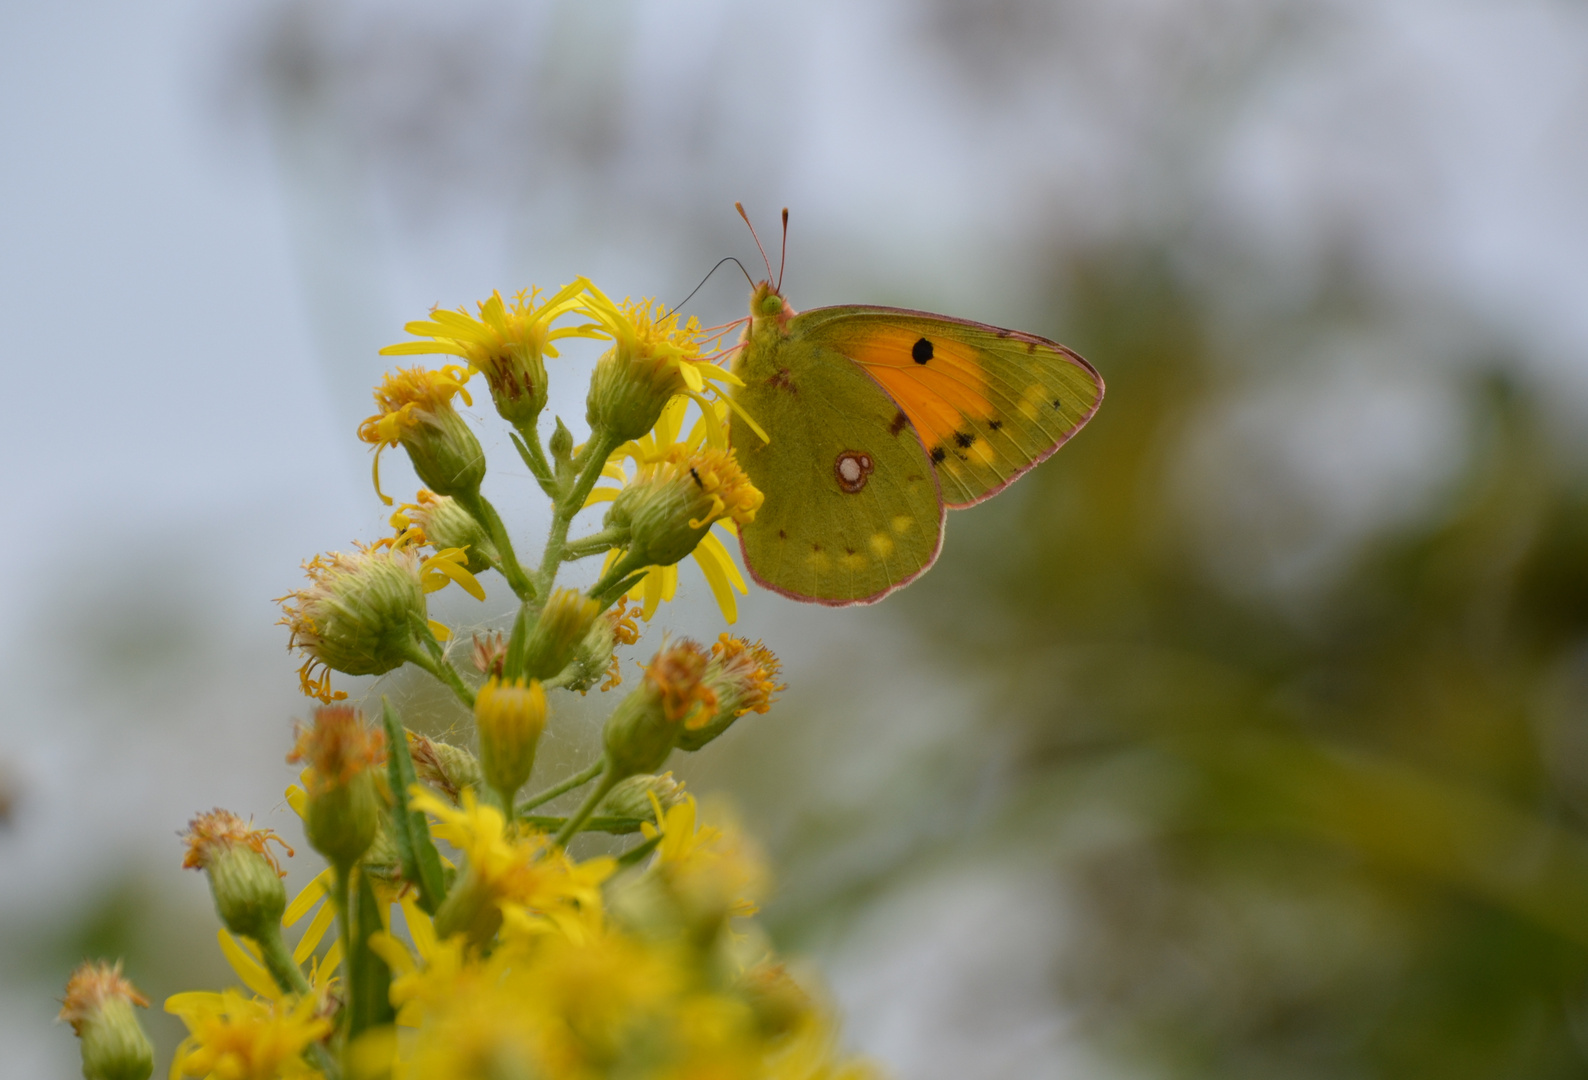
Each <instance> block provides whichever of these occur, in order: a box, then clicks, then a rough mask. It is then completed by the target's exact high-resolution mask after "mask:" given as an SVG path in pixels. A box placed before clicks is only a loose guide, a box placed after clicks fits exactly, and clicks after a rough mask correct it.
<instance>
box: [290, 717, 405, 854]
mask: <svg viewBox="0 0 1588 1080" xmlns="http://www.w3.org/2000/svg"><path fill="white" fill-rule="evenodd" d="M385 742H386V739H385V735H384V734H383V733H382V732H380V731H379V730H376V729H374V728H369V727H365V726H364V723H363V721H362V720H361V719H360V717H359V714H358V710H356V709H354V708H352V707H350V706H346V705H330V706H325V707H323V708H319V709H316V710H314V724H313V725H312V726H311V727H307V728H301V729H300V730H299V732H298V744H297V746H295V747H294V748H293V750H292V753H291V754H289V755H287V760H288V761H302V762H307V763H308V765H309V768H310V770H311V771H310V775H309V777H308V778H307V781H306V783H305V787H306V788H307V789H308V795H309V803H308V806H307V807H306V808H305V809H304V814H303V832H304V835H305V836H307V837H308V839H309V843H310V845H312V846H313V848H314V850H315V851H318V852H319V853H320V854H321V855H324V856H325V857H326V858H327V859H329V860H330V861H331V862H332V864H334V865H335V866H337V867H338V868H339V869H342V870H344V871H345V870H347V869H348V868H350V867H351V866H352V865H353V864H354V863H356V862H357V861H358V859H359V856H361V855H363V854H364V852H365V851H367V850H369V846H370V844H371V843H373V842H374V840H375V832H376V830H377V829H378V828H379V826H380V815H381V809H382V805H383V804H382V800H381V796H380V792H379V790H378V789H377V787H376V784H375V771H374V770H375V767H376V766H378V765H379V764H380V763H381V762H383V761H385V759H386V747H385Z"/></svg>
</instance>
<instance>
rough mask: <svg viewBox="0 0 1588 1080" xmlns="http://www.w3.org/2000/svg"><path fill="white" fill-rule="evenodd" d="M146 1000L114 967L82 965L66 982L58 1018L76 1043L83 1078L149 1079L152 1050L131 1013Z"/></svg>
mask: <svg viewBox="0 0 1588 1080" xmlns="http://www.w3.org/2000/svg"><path fill="white" fill-rule="evenodd" d="M148 1004H149V1001H148V999H147V998H145V997H144V996H143V995H142V994H140V993H138V989H137V987H135V986H133V985H132V983H131V982H130V981H129V980H128V979H126V978H125V977H123V975H122V974H121V961H119V960H118V961H116V963H115V964H106V963H103V962H100V963H94V962H91V961H84V962H83V963H82V964H81V965H80V966H79V967H78V968H77V970H76V971H74V972H72V977H71V978H70V979H69V980H68V981H67V983H66V997H65V998H64V999H63V1000H62V1001H61V1013H60V1016H59V1018H58V1019H61V1020H65V1021H68V1022H69V1023H70V1024H71V1025H72V1030H73V1031H74V1032H76V1033H77V1037H78V1039H80V1040H81V1044H82V1045H81V1050H82V1056H83V1076H84V1077H85V1078H86V1080H149V1074H150V1073H151V1072H153V1071H154V1046H153V1045H152V1044H151V1043H150V1042H149V1036H148V1035H147V1034H145V1033H144V1030H143V1026H142V1025H141V1024H139V1023H138V1018H137V1016H136V1015H135V1014H134V1013H133V1011H132V1007H133V1006H134V1005H137V1006H140V1007H147V1006H148Z"/></svg>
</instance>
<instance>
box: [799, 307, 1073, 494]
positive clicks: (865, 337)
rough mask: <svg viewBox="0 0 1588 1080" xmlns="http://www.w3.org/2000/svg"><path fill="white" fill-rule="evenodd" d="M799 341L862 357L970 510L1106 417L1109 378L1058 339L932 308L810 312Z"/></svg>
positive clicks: (949, 490)
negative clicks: (1101, 412)
mask: <svg viewBox="0 0 1588 1080" xmlns="http://www.w3.org/2000/svg"><path fill="white" fill-rule="evenodd" d="M790 333H791V337H792V338H794V339H796V340H799V341H802V342H805V343H808V344H809V345H811V346H813V347H814V348H815V349H817V350H818V351H819V352H822V353H827V352H834V353H838V354H840V355H842V356H845V357H847V358H848V359H850V360H852V361H854V362H855V363H856V364H858V365H860V367H861V368H862V369H863V370H864V371H865V372H866V373H867V374H869V375H870V376H871V377H872V378H873V379H875V380H876V381H877V383H878V384H880V385H881V386H882V387H883V388H884V389H885V390H887V392H888V395H889V396H890V397H891V398H892V399H893V400H894V401H895V402H897V407H898V410H899V413H898V415H900V416H902V417H904V418H906V419H908V421H909V422H910V424H911V425H912V426H913V427H914V428H915V430H916V431H917V432H918V433H919V434H920V438H921V442H922V444H923V445H924V446H925V447H926V451H927V454H928V456H929V458H930V460H931V462H932V463H933V465H934V466H935V468H936V471H937V477H938V481H939V483H940V485H941V487H942V492H943V499H944V501H945V502H946V503H947V504H948V505H949V506H951V507H954V508H956V509H957V508H960V507H965V506H971V505H973V504H975V503H978V502H981V501H982V500H983V499H986V498H988V497H989V496H992V495H995V494H997V493H998V492H999V491H1001V490H1003V489H1004V488H1005V487H1007V486H1008V485H1009V484H1010V483H1011V482H1013V481H1014V480H1015V479H1016V478H1018V477H1019V476H1020V475H1021V474H1022V473H1024V472H1025V471H1026V470H1028V469H1030V468H1031V467H1032V466H1033V465H1036V464H1037V463H1038V462H1041V461H1043V460H1046V459H1047V458H1048V457H1050V456H1051V455H1052V454H1053V452H1054V451H1055V450H1057V449H1058V448H1059V447H1061V446H1063V445H1064V443H1065V442H1067V441H1068V440H1069V439H1070V437H1071V436H1073V435H1074V434H1075V433H1076V432H1077V431H1079V430H1080V429H1081V428H1082V426H1084V425H1085V424H1086V422H1087V421H1088V420H1090V419H1091V418H1092V416H1093V415H1094V414H1095V413H1096V412H1097V408H1098V406H1099V405H1100V404H1102V401H1103V378H1102V376H1101V375H1099V374H1098V373H1097V371H1096V369H1094V368H1093V367H1092V366H1091V365H1090V364H1088V363H1087V362H1086V361H1085V360H1083V359H1081V358H1080V357H1079V356H1077V355H1076V354H1075V353H1074V352H1072V351H1070V350H1069V349H1067V348H1065V347H1064V346H1063V345H1060V344H1057V343H1056V342H1052V341H1048V340H1047V339H1046V338H1039V337H1036V336H1034V335H1031V334H1022V333H1020V332H1018V331H1014V330H1002V329H999V328H998V327H996V326H987V325H984V324H982V323H975V322H968V321H966V320H962V319H950V318H945V317H943V316H941V315H931V314H928V313H926V312H922V311H908V310H905V309H902V308H884V307H862V306H852V307H829V308H815V309H813V310H810V311H806V312H803V313H802V314H800V315H799V316H798V317H796V318H795V319H794V320H793V321H792V323H791V325H790Z"/></svg>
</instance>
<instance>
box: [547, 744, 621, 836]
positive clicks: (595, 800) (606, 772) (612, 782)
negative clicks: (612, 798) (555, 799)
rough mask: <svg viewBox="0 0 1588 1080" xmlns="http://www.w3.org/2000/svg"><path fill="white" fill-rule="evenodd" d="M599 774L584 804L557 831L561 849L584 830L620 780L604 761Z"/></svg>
mask: <svg viewBox="0 0 1588 1080" xmlns="http://www.w3.org/2000/svg"><path fill="white" fill-rule="evenodd" d="M602 765H603V766H604V768H603V769H602V772H601V782H600V783H599V784H597V785H596V786H595V787H593V788H591V789H590V794H589V795H586V796H585V800H584V802H582V803H580V804H579V809H578V810H575V811H574V815H573V817H571V818H569V819H568V820H567V821H565V822H563V825H562V828H560V829H558V830H557V836H556V840H557V843H558V845H560V846H561V847H567V846H568V841H570V840H572V839H573V838H574V837H575V836H578V835H579V830H580V829H582V828H584V823H585V822H586V821H589V820H590V815H591V814H593V813H595V812H596V807H598V806H600V805H601V800H602V799H604V798H606V797H607V793H608V792H610V791H611V790H612V789H613V788H615V787H617V786H618V780H619V779H621V778H620V777H619V776H618V774H617V772H616V770H614V769H613V768H612V767H611V766H610V765H608V764H607V763H606V762H605V761H603V762H602Z"/></svg>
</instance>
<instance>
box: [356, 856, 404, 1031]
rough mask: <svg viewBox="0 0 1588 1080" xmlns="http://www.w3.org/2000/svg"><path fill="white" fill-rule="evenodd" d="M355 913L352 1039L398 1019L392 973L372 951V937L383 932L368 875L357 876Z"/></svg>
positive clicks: (378, 909) (373, 890)
mask: <svg viewBox="0 0 1588 1080" xmlns="http://www.w3.org/2000/svg"><path fill="white" fill-rule="evenodd" d="M353 911H354V922H353V952H352V955H351V956H349V957H348V958H347V980H348V1020H347V1024H348V1026H347V1036H348V1038H349V1039H352V1038H354V1037H356V1036H357V1035H358V1033H359V1032H361V1031H364V1030H365V1029H367V1028H372V1027H376V1026H377V1025H380V1024H389V1023H392V1022H393V1021H394V1020H395V1019H396V1018H397V1014H396V1011H395V1010H393V1009H392V1007H391V969H390V968H389V967H387V966H386V961H384V960H382V959H381V958H380V957H379V956H377V955H376V954H375V952H374V950H372V949H371V948H370V947H369V938H370V935H371V934H374V933H376V932H378V931H380V930H382V929H384V924H383V923H382V922H381V918H380V901H378V900H376V899H375V889H374V887H373V886H372V885H370V883H369V875H368V874H365V873H362V872H360V873H359V875H358V899H357V900H356V901H355V902H354V905H353Z"/></svg>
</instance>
